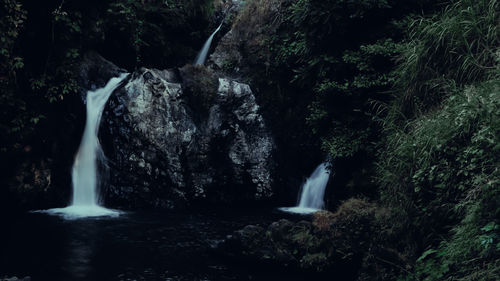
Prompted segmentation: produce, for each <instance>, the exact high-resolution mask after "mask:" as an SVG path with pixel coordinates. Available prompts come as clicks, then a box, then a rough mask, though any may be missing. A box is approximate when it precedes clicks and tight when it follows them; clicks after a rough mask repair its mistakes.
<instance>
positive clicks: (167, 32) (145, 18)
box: [105, 0, 213, 65]
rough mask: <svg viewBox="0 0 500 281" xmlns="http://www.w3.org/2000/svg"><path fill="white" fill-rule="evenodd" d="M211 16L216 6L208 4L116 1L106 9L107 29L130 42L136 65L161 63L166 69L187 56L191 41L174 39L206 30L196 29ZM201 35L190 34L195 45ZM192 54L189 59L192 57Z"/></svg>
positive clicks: (195, 1) (196, 1)
mask: <svg viewBox="0 0 500 281" xmlns="http://www.w3.org/2000/svg"><path fill="white" fill-rule="evenodd" d="M212 13H213V3H212V2H211V1H208V0H190V1H179V0H175V1H174V0H170V1H160V0H154V1H148V3H147V4H145V3H144V1H140V0H113V1H111V3H110V5H109V7H108V9H107V15H106V18H105V25H106V26H107V27H108V28H109V29H110V30H112V31H113V32H116V33H118V34H119V35H120V36H122V37H123V38H125V39H126V40H128V42H127V43H128V44H127V45H129V46H130V47H131V48H132V50H133V52H134V54H135V63H136V65H143V64H146V65H150V64H157V63H158V60H161V63H162V64H163V65H167V64H168V63H171V62H168V61H166V59H170V58H172V57H175V56H185V55H186V54H183V53H182V52H183V51H185V49H186V48H185V47H186V45H189V40H191V38H190V37H182V36H180V37H178V38H171V36H178V35H179V34H189V33H192V32H193V30H197V29H200V28H201V29H205V28H206V27H207V26H206V25H205V26H202V25H196V26H194V25H195V24H196V23H197V22H203V21H206V19H207V18H208V17H209V16H211V14H212ZM201 31H204V30H201ZM193 35H195V36H193ZM200 35H204V33H203V32H199V31H198V33H197V34H196V33H192V34H191V36H192V37H194V38H193V39H195V40H196V41H201V40H203V39H201V36H200ZM114 36H117V35H114ZM173 39H174V40H173ZM196 41H195V42H196ZM190 51H191V52H193V53H194V52H195V50H190ZM151 52H154V53H153V54H152V53H151ZM193 53H188V55H189V56H190V57H192V56H193Z"/></svg>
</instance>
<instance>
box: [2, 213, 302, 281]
mask: <svg viewBox="0 0 500 281" xmlns="http://www.w3.org/2000/svg"><path fill="white" fill-rule="evenodd" d="M277 216H278V215H277V214H276V213H272V212H268V213H263V214H255V213H254V214H251V215H250V214H249V215H245V214H234V213H232V214H228V213H223V214H220V213H214V214H156V213H126V214H124V215H121V216H120V217H117V218H88V219H78V220H65V219H63V218H61V217H58V216H50V215H47V214H43V213H28V214H25V215H23V216H21V217H19V218H16V219H12V220H11V221H12V222H10V223H4V226H6V227H3V229H2V231H1V237H0V238H1V242H0V278H1V277H2V276H17V277H24V276H31V280H33V281H39V280H42V281H45V280H50V281H58V280H61V281H72V280H89V281H100V280H103V281H104V280H106V281H111V280H287V281H290V280H305V279H303V278H301V277H300V276H297V275H296V274H291V273H286V272H283V271H282V270H276V271H274V270H269V268H261V266H259V265H255V264H248V263H247V264H245V263H243V262H238V263H236V262H232V261H228V260H226V259H225V258H224V256H223V255H221V254H220V253H218V252H217V251H214V246H215V245H216V244H217V243H218V242H219V241H220V240H221V239H223V238H224V237H225V236H226V235H228V234H230V233H232V232H233V231H234V230H237V229H240V228H242V227H243V226H245V225H248V224H261V225H267V224H268V223H270V222H271V221H272V220H276V219H279V217H277ZM6 224H7V225H6Z"/></svg>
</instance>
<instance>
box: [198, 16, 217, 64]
mask: <svg viewBox="0 0 500 281" xmlns="http://www.w3.org/2000/svg"><path fill="white" fill-rule="evenodd" d="M223 23H224V21H222V22H221V24H220V25H219V27H217V29H216V30H215V31H214V33H212V35H210V37H208V39H207V41H206V42H205V44H204V45H203V48H201V51H200V52H199V53H198V55H197V56H196V59H195V60H194V65H203V64H204V63H205V60H206V59H207V55H208V51H209V50H210V45H212V40H213V39H214V36H215V34H216V33H217V32H218V31H219V29H220V28H221V27H222V24H223Z"/></svg>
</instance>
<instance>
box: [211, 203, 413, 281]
mask: <svg viewBox="0 0 500 281" xmlns="http://www.w3.org/2000/svg"><path fill="white" fill-rule="evenodd" d="M390 230H391V223H390V220H389V213H388V212H387V210H385V209H381V208H379V207H377V206H376V205H374V204H372V203H368V202H366V201H363V200H359V199H350V200H348V201H346V202H344V203H343V204H342V205H341V206H340V207H339V209H338V210H337V212H335V213H331V212H328V211H319V212H316V213H315V214H313V215H312V218H310V219H308V220H301V221H298V222H292V221H290V220H286V219H282V220H280V221H277V222H274V223H272V224H270V225H269V226H267V227H266V228H264V227H261V226H255V225H249V226H246V227H245V228H243V229H241V230H239V231H236V232H234V233H233V235H231V236H228V237H227V238H226V240H225V241H224V242H223V243H221V244H220V246H219V250H220V251H222V252H223V253H224V254H225V255H226V256H227V257H229V258H231V260H235V259H243V260H246V261H248V260H250V261H259V262H261V263H264V264H275V265H279V266H284V267H287V268H290V269H293V270H302V271H307V272H312V273H327V272H334V273H335V275H336V276H338V277H342V280H392V279H391V278H393V277H394V276H398V274H399V273H401V270H403V271H404V270H407V266H408V263H407V261H406V260H405V259H404V258H403V257H402V255H401V254H399V252H398V251H396V250H395V249H392V248H390V247H388V246H387V245H388V243H387V242H388V241H389V240H390V239H391V233H390ZM389 277H391V278H389Z"/></svg>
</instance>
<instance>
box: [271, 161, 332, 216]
mask: <svg viewBox="0 0 500 281" xmlns="http://www.w3.org/2000/svg"><path fill="white" fill-rule="evenodd" d="M329 178H330V174H329V172H328V169H327V164H326V163H322V164H320V165H319V166H318V167H316V169H315V170H314V172H313V173H312V174H311V176H309V178H308V179H307V180H306V182H305V183H304V184H303V185H302V188H301V194H300V200H299V203H298V205H297V206H296V207H291V208H280V210H283V211H286V212H291V213H300V214H309V213H314V212H316V211H318V210H321V209H322V208H323V207H324V205H325V201H324V197H325V190H326V185H327V184H328V179H329Z"/></svg>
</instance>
